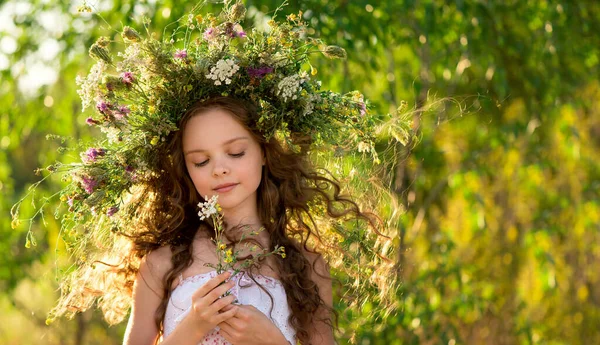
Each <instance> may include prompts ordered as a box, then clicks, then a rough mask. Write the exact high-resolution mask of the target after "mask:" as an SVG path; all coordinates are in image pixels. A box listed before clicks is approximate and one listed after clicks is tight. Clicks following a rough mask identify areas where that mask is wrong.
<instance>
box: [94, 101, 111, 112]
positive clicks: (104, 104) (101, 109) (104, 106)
mask: <svg viewBox="0 0 600 345" xmlns="http://www.w3.org/2000/svg"><path fill="white" fill-rule="evenodd" d="M96 109H98V111H99V112H101V113H102V114H106V113H108V111H109V110H110V104H108V103H107V102H105V101H100V102H98V103H96Z"/></svg>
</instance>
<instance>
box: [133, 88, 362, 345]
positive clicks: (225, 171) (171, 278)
mask: <svg viewBox="0 0 600 345" xmlns="http://www.w3.org/2000/svg"><path fill="white" fill-rule="evenodd" d="M253 111H254V110H253V109H252V107H250V106H248V105H245V104H243V103H242V102H241V101H239V100H235V99H232V98H212V99H210V100H208V101H205V102H201V103H198V104H196V105H194V106H193V107H192V108H191V109H190V111H188V112H187V113H186V114H185V116H183V118H182V119H181V122H180V128H181V130H180V131H177V132H175V135H173V137H172V140H171V142H170V145H169V147H170V148H171V149H172V155H173V158H172V160H173V166H172V167H171V170H172V172H171V174H172V176H173V177H172V178H173V181H172V183H173V188H172V190H173V192H172V193H171V194H172V195H165V197H166V198H169V199H175V200H178V201H179V205H178V206H179V210H180V212H179V213H180V214H171V215H172V216H173V218H174V219H180V220H179V221H178V223H179V222H180V223H181V225H179V226H178V229H177V230H176V231H173V232H166V231H165V232H164V233H157V234H156V237H157V240H158V242H172V238H173V237H175V236H181V237H184V238H186V239H187V240H188V241H185V242H183V243H181V244H180V245H178V246H162V247H160V248H158V249H155V250H153V251H152V252H151V253H150V254H148V255H147V256H146V257H145V259H144V260H143V262H142V264H141V266H140V270H139V273H138V276H137V279H136V283H135V287H134V302H133V309H132V313H131V317H130V320H129V325H128V328H127V333H126V336H125V343H126V344H153V343H154V342H155V341H156V338H157V337H158V335H159V333H160V331H161V328H163V329H164V340H163V343H164V344H198V343H202V344H213V343H215V342H216V343H218V344H221V343H224V341H225V340H227V341H229V342H230V343H233V344H287V342H290V343H292V344H295V343H296V338H297V339H298V340H300V341H301V342H302V343H305V344H309V343H310V344H333V343H334V341H333V335H332V322H331V321H332V320H331V309H332V292H331V280H330V279H329V272H328V269H327V267H326V264H325V262H324V260H323V258H322V257H321V256H320V255H318V254H316V253H315V252H314V251H311V250H310V249H309V248H308V247H306V242H305V243H304V244H302V243H299V242H297V241H296V240H295V239H293V238H292V233H290V232H292V231H296V232H301V231H306V232H307V234H304V236H303V237H304V238H305V239H306V238H308V235H309V234H312V230H311V229H310V227H308V226H307V224H304V225H301V224H302V223H298V224H299V226H297V227H292V224H293V223H292V221H296V222H301V221H302V218H301V217H300V215H302V214H305V215H308V212H307V211H308V205H309V202H311V201H313V200H314V199H315V198H318V197H322V198H326V200H327V202H328V203H333V202H334V200H336V199H337V201H338V202H340V201H341V202H345V203H346V204H347V205H349V207H348V211H351V212H354V213H356V214H360V213H359V212H358V208H357V207H356V205H355V204H354V203H352V202H351V201H350V200H348V199H344V198H342V197H340V196H339V195H333V196H330V195H328V194H327V193H325V192H324V188H325V186H320V187H315V186H316V185H317V184H318V183H321V184H323V183H324V184H329V185H331V186H335V187H337V185H336V184H335V182H333V181H331V180H329V179H326V178H324V177H321V176H319V175H318V174H316V173H315V172H314V171H313V170H312V169H311V168H310V167H309V165H308V163H307V160H306V156H305V155H304V154H298V153H291V152H285V151H284V150H283V149H282V147H281V146H280V144H279V143H278V142H277V140H276V139H275V138H272V139H271V140H269V141H266V140H265V139H264V137H263V136H262V135H260V134H258V133H256V132H254V131H253V130H252V128H253V127H254V126H255V124H253V123H252V122H251V120H250V119H252V118H256V116H255V114H253ZM167 168H168V167H167ZM166 176H171V175H169V174H167V175H166ZM169 178H170V177H169ZM200 195H204V196H209V197H210V196H212V195H218V196H219V203H220V206H221V207H222V212H223V215H224V217H225V223H226V224H228V225H229V227H228V231H233V232H234V233H231V234H230V237H231V238H232V239H234V238H239V237H240V236H239V232H243V231H246V232H250V231H251V230H257V229H259V228H260V227H264V228H265V231H262V232H259V234H258V235H257V236H256V238H255V240H256V242H258V243H259V245H260V246H261V247H263V248H269V249H272V248H273V247H274V246H276V245H280V246H284V247H285V248H286V254H287V256H286V257H285V258H279V257H276V256H270V257H268V258H267V259H266V260H265V262H262V263H261V264H260V265H259V266H258V267H256V272H255V273H257V275H256V276H254V277H253V278H255V279H246V280H245V282H243V281H244V278H241V279H237V280H234V281H227V278H229V275H230V273H224V274H221V275H218V276H217V275H216V274H215V272H214V271H211V269H210V268H208V267H206V264H207V263H208V264H211V263H212V264H215V263H216V260H217V258H216V256H215V254H214V253H215V250H214V248H213V247H214V243H213V242H211V240H210V239H211V238H213V237H214V230H213V228H212V227H211V226H209V225H208V224H205V223H203V222H201V221H199V219H198V216H197V215H196V214H195V213H194V212H189V213H187V214H185V211H184V210H185V209H186V208H188V209H189V208H193V206H194V205H196V204H198V202H199V201H202V199H201V198H200ZM172 222H173V223H174V222H175V221H172ZM235 225H238V226H235ZM239 225H243V227H242V226H239ZM236 231H237V232H238V234H236V233H235V232H236ZM232 245H235V240H234V243H233V244H232ZM270 282H272V284H269V283H270ZM222 283H224V284H222ZM261 285H262V286H261ZM229 289H233V290H234V291H236V292H237V293H234V294H231V295H229V296H227V297H223V298H219V297H220V296H222V295H223V294H224V293H225V292H226V291H227V290H229ZM236 298H237V299H238V300H239V301H240V304H239V305H236V304H234V303H233V302H234V300H235V299H236ZM190 306H191V311H190V312H189V313H188V314H187V315H185V316H184V317H183V318H181V317H180V316H181V313H182V312H183V311H185V310H186V309H187V308H189V307H190ZM270 317H271V318H270ZM217 326H218V328H219V330H216V327H217Z"/></svg>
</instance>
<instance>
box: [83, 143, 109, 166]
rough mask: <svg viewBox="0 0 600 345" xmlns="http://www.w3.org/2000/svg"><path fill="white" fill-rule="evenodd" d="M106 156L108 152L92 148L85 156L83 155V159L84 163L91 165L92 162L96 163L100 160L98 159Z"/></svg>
mask: <svg viewBox="0 0 600 345" xmlns="http://www.w3.org/2000/svg"><path fill="white" fill-rule="evenodd" d="M105 154H106V150H104V149H97V148H94V147H91V148H89V149H88V150H87V151H86V152H85V154H82V157H81V159H82V160H83V162H84V163H91V162H95V161H96V159H98V157H102V156H104V155H105Z"/></svg>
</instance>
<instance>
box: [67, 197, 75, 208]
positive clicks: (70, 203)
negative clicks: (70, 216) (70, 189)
mask: <svg viewBox="0 0 600 345" xmlns="http://www.w3.org/2000/svg"><path fill="white" fill-rule="evenodd" d="M73 200H74V198H73V197H69V198H68V199H67V204H69V206H71V207H73Z"/></svg>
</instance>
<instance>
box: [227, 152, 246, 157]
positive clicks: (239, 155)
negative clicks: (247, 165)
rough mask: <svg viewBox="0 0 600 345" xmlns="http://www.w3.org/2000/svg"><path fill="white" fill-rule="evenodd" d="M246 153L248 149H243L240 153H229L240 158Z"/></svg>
mask: <svg viewBox="0 0 600 345" xmlns="http://www.w3.org/2000/svg"><path fill="white" fill-rule="evenodd" d="M245 154H246V151H242V152H240V153H230V154H229V155H230V156H231V157H235V158H240V157H243V156H244V155H245Z"/></svg>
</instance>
